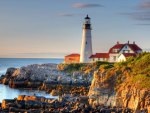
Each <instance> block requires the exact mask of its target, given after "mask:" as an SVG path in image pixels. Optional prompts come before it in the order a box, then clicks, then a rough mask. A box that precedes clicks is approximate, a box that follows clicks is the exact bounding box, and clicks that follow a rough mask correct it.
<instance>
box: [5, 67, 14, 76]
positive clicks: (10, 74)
mask: <svg viewBox="0 0 150 113" xmlns="http://www.w3.org/2000/svg"><path fill="white" fill-rule="evenodd" d="M16 70H17V68H13V67H12V68H8V69H7V71H6V74H5V75H7V76H12V75H13V74H14V72H15V71H16Z"/></svg>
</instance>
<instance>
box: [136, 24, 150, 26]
mask: <svg viewBox="0 0 150 113" xmlns="http://www.w3.org/2000/svg"><path fill="white" fill-rule="evenodd" d="M135 25H140V26H149V25H150V24H135Z"/></svg>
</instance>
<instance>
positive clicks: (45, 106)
mask: <svg viewBox="0 0 150 113" xmlns="http://www.w3.org/2000/svg"><path fill="white" fill-rule="evenodd" d="M87 98H88V97H86V96H80V97H78V96H77V97H76V96H71V95H63V96H62V97H59V99H55V100H52V99H48V98H45V97H38V96H26V95H19V96H18V98H15V99H11V100H10V99H5V100H3V101H2V103H1V108H0V112H1V113H7V112H13V113H14V112H15V113H16V112H21V113H122V112H123V113H133V111H132V110H131V109H127V108H121V107H119V108H117V107H110V106H107V107H106V106H102V105H101V106H95V107H92V106H91V105H89V104H88V101H87Z"/></svg>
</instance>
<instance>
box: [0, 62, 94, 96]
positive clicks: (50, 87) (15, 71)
mask: <svg viewBox="0 0 150 113" xmlns="http://www.w3.org/2000/svg"><path fill="white" fill-rule="evenodd" d="M0 83H1V84H4V85H9V87H11V88H26V89H38V90H44V91H46V92H47V93H51V92H52V94H53V92H59V93H57V94H58V95H62V94H64V93H74V94H78V95H83V94H87V93H88V88H89V86H90V83H91V81H90V80H89V79H88V80H87V79H86V80H85V79H84V77H82V74H80V73H79V72H78V73H77V72H74V73H72V74H70V73H67V72H63V71H60V70H58V69H57V65H56V64H41V65H38V64H33V65H28V66H25V67H21V68H8V69H7V72H6V74H5V75H2V76H1V78H0ZM56 89H57V90H56ZM55 95H56V94H55Z"/></svg>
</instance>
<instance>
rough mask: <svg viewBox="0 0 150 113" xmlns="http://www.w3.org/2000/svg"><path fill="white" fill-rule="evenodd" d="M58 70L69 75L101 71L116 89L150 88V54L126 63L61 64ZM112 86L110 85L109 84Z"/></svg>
mask: <svg viewBox="0 0 150 113" xmlns="http://www.w3.org/2000/svg"><path fill="white" fill-rule="evenodd" d="M58 69H59V70H61V71H65V72H68V73H73V72H75V71H81V72H83V73H85V74H88V73H93V72H94V71H95V70H100V72H101V73H105V74H106V76H105V80H106V81H107V79H108V80H111V81H113V82H114V85H115V89H118V88H120V87H121V86H123V85H126V84H127V85H130V86H132V85H134V86H137V88H150V82H149V81H150V53H141V54H138V55H137V56H136V57H129V58H128V59H127V61H125V62H119V63H115V64H114V63H109V62H100V61H98V62H95V63H71V64H59V65H58ZM108 84H110V83H108Z"/></svg>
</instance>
